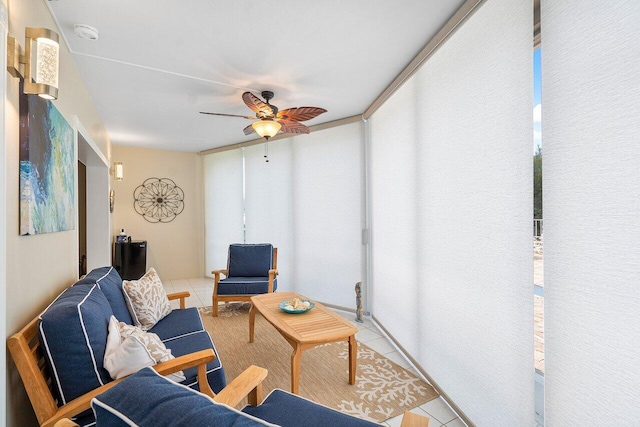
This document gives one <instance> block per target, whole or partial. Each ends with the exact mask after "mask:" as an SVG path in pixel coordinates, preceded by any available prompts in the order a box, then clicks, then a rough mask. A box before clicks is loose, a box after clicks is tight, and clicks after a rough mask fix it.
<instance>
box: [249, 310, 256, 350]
mask: <svg viewBox="0 0 640 427" xmlns="http://www.w3.org/2000/svg"><path fill="white" fill-rule="evenodd" d="M255 324H256V306H255V305H253V304H251V308H250V309H249V342H253V332H254V326H255Z"/></svg>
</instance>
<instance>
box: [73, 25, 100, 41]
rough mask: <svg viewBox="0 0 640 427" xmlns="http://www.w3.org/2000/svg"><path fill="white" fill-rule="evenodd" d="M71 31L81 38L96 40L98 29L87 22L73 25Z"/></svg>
mask: <svg viewBox="0 0 640 427" xmlns="http://www.w3.org/2000/svg"><path fill="white" fill-rule="evenodd" d="M73 32H74V33H75V35H76V36H78V37H80V38H81V39H85V40H98V29H97V28H94V27H92V26H90V25H87V24H76V25H74V26H73Z"/></svg>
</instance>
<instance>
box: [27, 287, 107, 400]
mask: <svg viewBox="0 0 640 427" xmlns="http://www.w3.org/2000/svg"><path fill="white" fill-rule="evenodd" d="M112 314H113V312H112V311H111V306H110V305H109V302H108V301H107V298H106V297H105V295H104V294H103V293H102V291H101V290H100V289H99V288H98V285H95V284H94V285H93V286H72V287H70V288H68V289H66V290H65V291H64V292H63V293H62V294H60V295H59V296H58V298H56V299H55V301H54V302H52V303H51V305H49V307H47V309H46V310H45V311H44V312H43V313H42V314H41V315H40V318H39V322H38V334H39V338H40V343H41V344H42V348H43V351H44V355H45V360H46V362H47V367H48V369H49V370H50V372H51V377H52V378H53V379H54V385H53V388H54V390H55V391H56V392H57V393H58V395H59V398H60V402H59V404H60V405H62V404H66V403H68V402H69V401H71V400H73V399H75V398H76V397H78V396H80V395H82V394H84V393H86V392H88V391H91V390H93V389H95V388H97V387H100V386H102V385H104V384H106V383H108V382H111V377H110V376H109V373H108V372H107V370H106V369H104V367H103V364H102V363H103V359H104V351H105V347H106V344H107V334H108V325H109V317H110V316H111V315H112Z"/></svg>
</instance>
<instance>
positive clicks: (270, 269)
mask: <svg viewBox="0 0 640 427" xmlns="http://www.w3.org/2000/svg"><path fill="white" fill-rule="evenodd" d="M211 273H212V274H213V296H212V304H211V305H212V308H213V316H214V317H217V316H218V303H219V302H226V301H250V299H251V297H252V296H253V295H259V294H266V293H267V292H274V291H275V290H276V289H277V287H278V282H277V279H276V276H277V275H278V248H274V247H273V245H272V244H270V243H258V244H240V243H234V244H232V245H229V254H228V257H227V268H226V269H224V270H213V271H212V272H211ZM223 275H224V276H226V278H224V279H222V278H221V276H223Z"/></svg>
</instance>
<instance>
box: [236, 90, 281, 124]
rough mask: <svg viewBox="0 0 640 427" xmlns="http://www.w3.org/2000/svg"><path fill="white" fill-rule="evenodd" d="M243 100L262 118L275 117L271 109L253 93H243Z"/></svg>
mask: <svg viewBox="0 0 640 427" xmlns="http://www.w3.org/2000/svg"><path fill="white" fill-rule="evenodd" d="M242 100H243V101H244V103H245V104H247V107H249V108H251V109H252V110H253V111H255V113H256V114H257V115H258V116H259V117H260V118H265V117H270V116H273V110H272V109H271V107H270V106H269V105H267V103H266V102H264V101H262V100H261V99H260V98H258V97H257V96H255V95H254V94H252V93H251V92H245V93H243V94H242Z"/></svg>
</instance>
